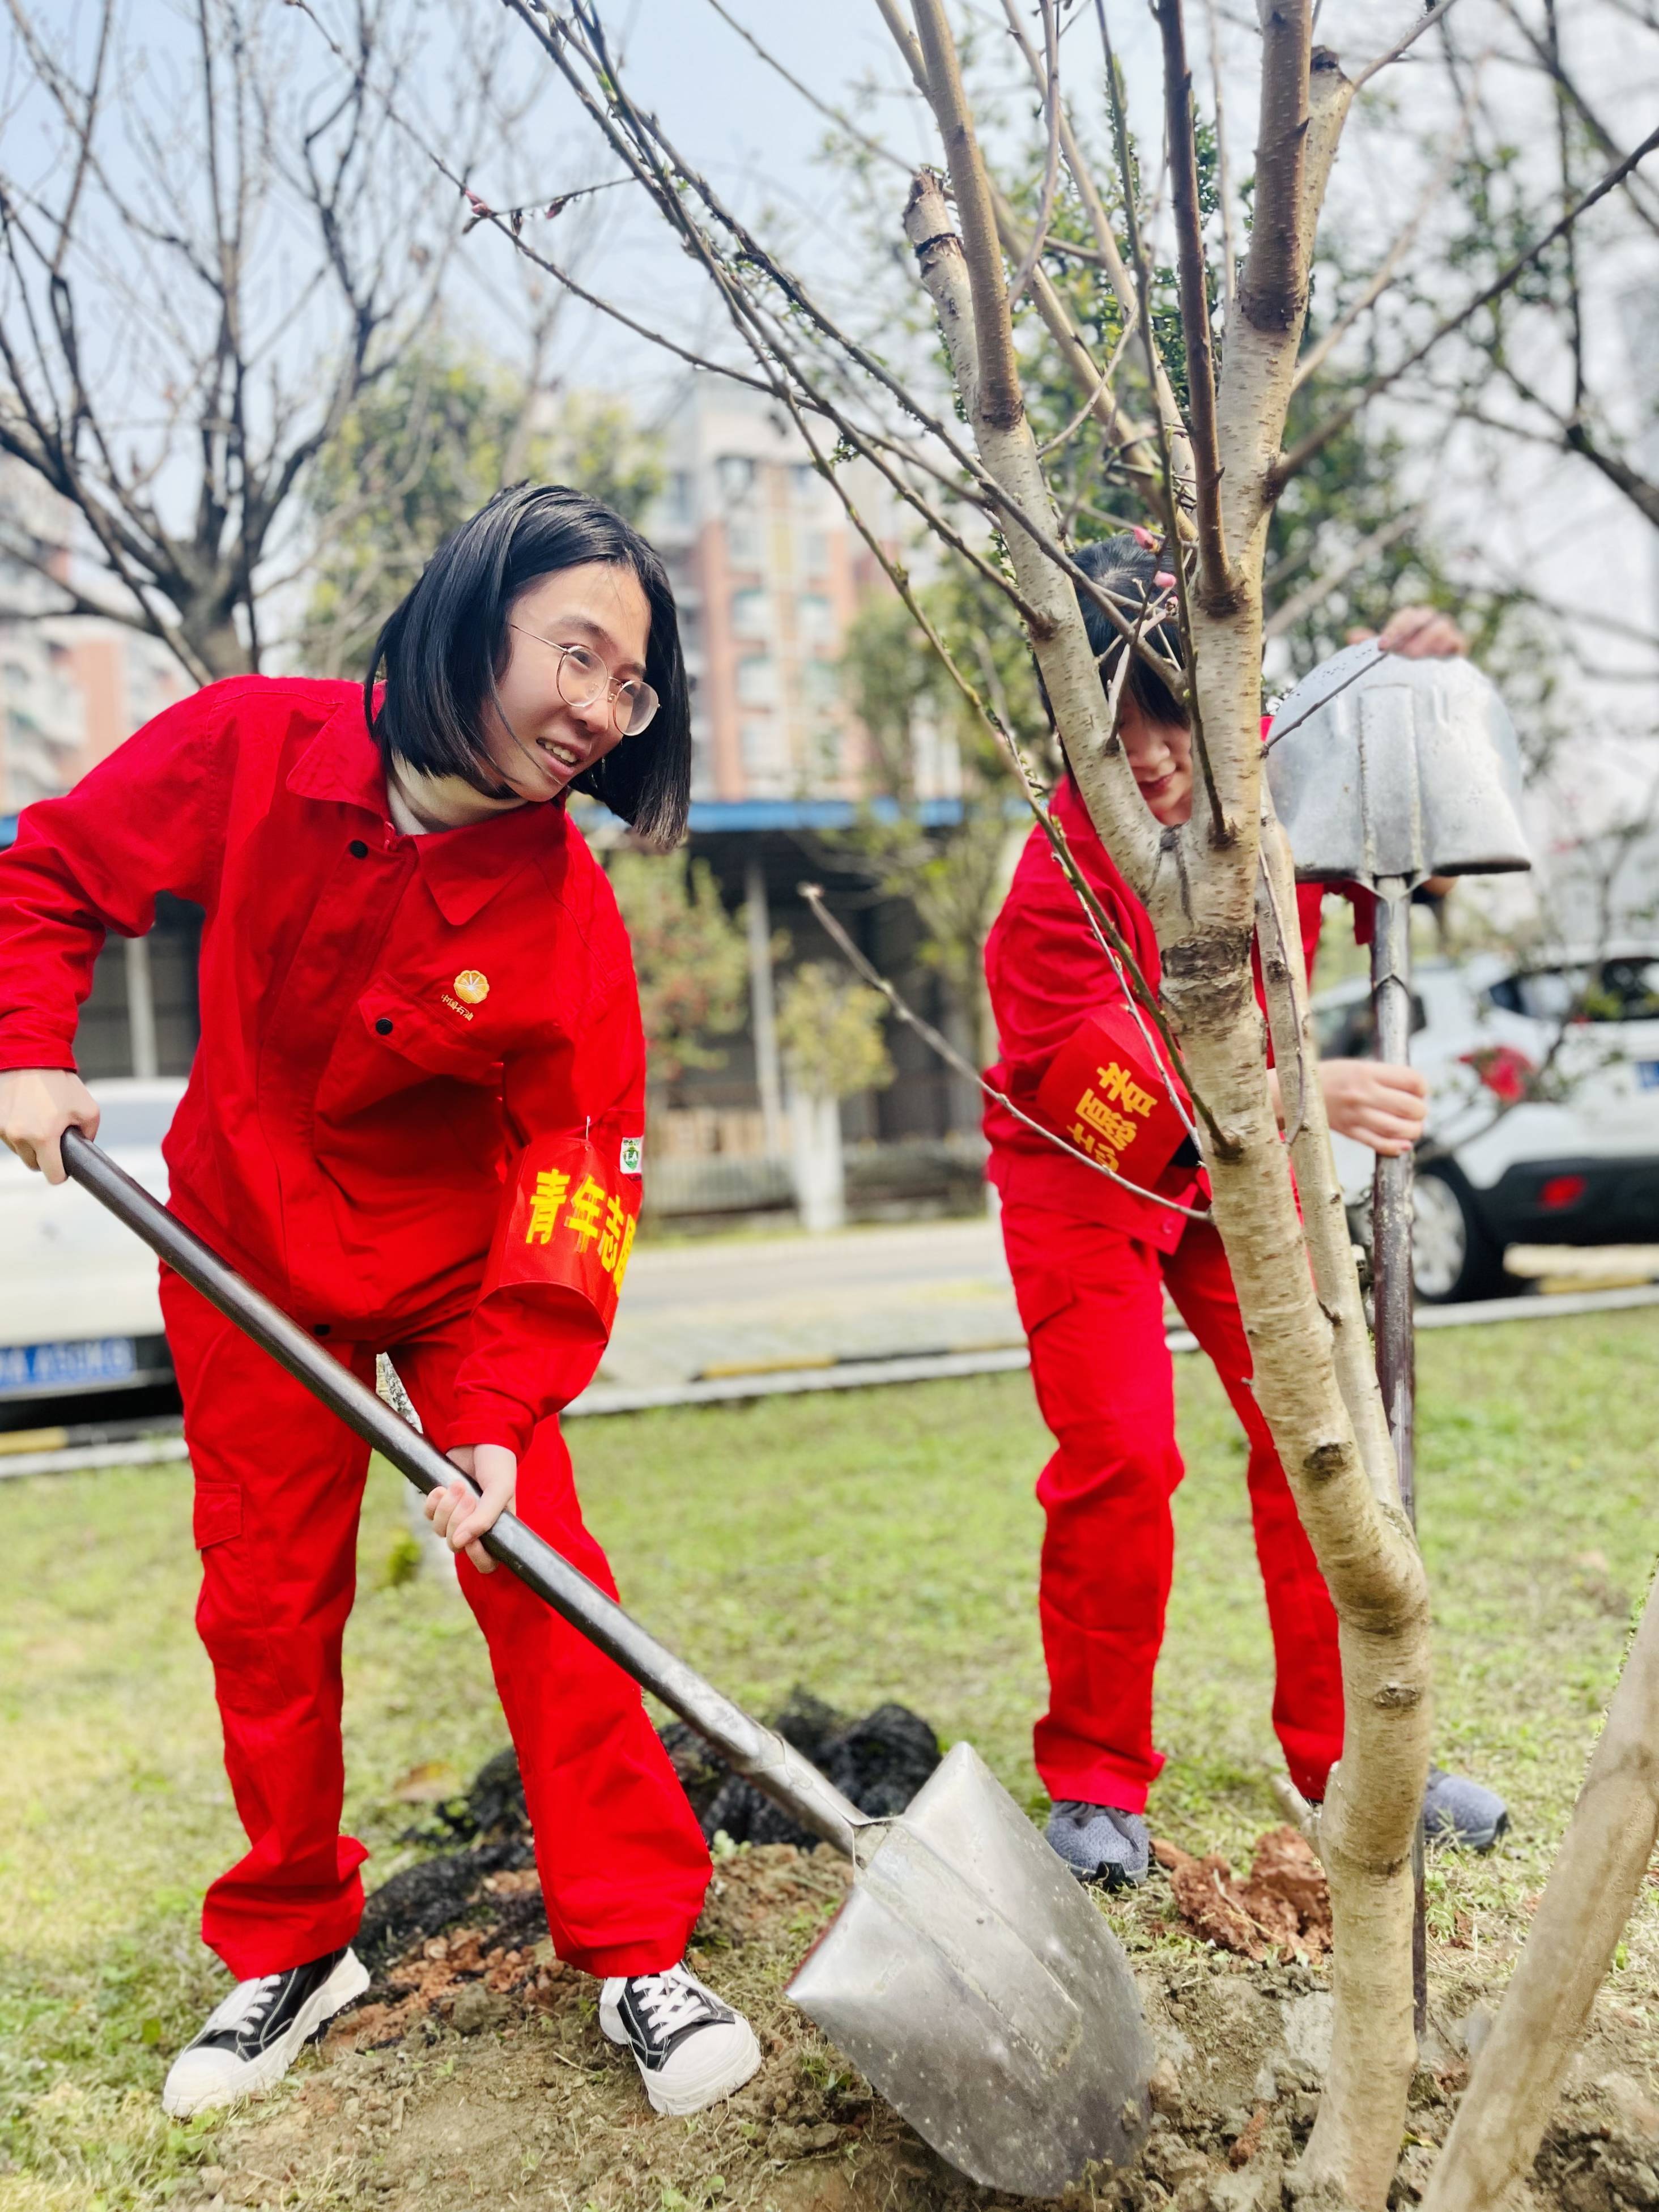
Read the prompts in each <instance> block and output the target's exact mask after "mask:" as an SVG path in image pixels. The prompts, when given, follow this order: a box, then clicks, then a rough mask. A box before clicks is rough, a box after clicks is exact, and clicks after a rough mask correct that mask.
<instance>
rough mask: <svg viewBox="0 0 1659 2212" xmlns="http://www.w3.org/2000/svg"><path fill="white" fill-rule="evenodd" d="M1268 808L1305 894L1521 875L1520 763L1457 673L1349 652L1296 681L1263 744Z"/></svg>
mask: <svg viewBox="0 0 1659 2212" xmlns="http://www.w3.org/2000/svg"><path fill="white" fill-rule="evenodd" d="M1267 745H1268V752H1267V783H1268V787H1269V789H1270V790H1271V791H1272V793H1273V808H1274V811H1276V813H1277V814H1278V816H1279V821H1280V822H1281V823H1283V824H1284V828H1285V836H1287V837H1288V838H1289V839H1290V841H1291V851H1292V852H1293V853H1294V854H1295V855H1296V872H1297V876H1298V877H1300V878H1303V879H1304V881H1306V880H1308V879H1310V878H1314V879H1320V878H1322V879H1324V880H1326V881H1339V882H1341V881H1347V882H1353V883H1361V884H1371V885H1375V884H1378V883H1380V882H1382V881H1383V880H1384V879H1389V878H1396V877H1398V878H1402V879H1403V881H1404V882H1405V884H1407V887H1409V886H1411V885H1413V884H1419V883H1421V881H1422V880H1423V878H1425V876H1431V875H1432V876H1457V875H1496V874H1501V873H1504V872H1508V871H1509V870H1511V869H1516V868H1526V867H1529V866H1531V865H1532V863H1531V857H1530V855H1529V854H1528V849H1527V839H1526V833H1525V831H1524V829H1522V823H1521V754H1520V748H1519V746H1518V744H1516V735H1515V730H1514V727H1513V726H1512V724H1511V723H1510V718H1509V715H1508V714H1507V713H1506V712H1505V711H1504V702H1503V700H1502V699H1501V698H1500V697H1499V696H1498V691H1497V689H1496V687H1495V686H1494V685H1493V684H1492V682H1491V680H1490V678H1487V677H1486V676H1483V675H1482V674H1481V672H1480V670H1479V669H1478V668H1476V667H1475V666H1474V664H1473V663H1472V662H1471V661H1468V660H1406V659H1401V656H1400V655H1399V654H1397V653H1378V652H1377V650H1376V646H1375V645H1374V644H1370V643H1367V644H1364V645H1352V646H1349V647H1347V648H1346V650H1345V651H1343V652H1341V653H1336V654H1335V655H1334V656H1333V658H1332V659H1329V660H1328V661H1326V662H1325V663H1324V664H1323V665H1322V666H1321V667H1319V668H1316V669H1315V670H1314V671H1313V673H1312V674H1311V675H1310V676H1305V677H1304V678H1303V679H1302V681H1301V683H1300V684H1297V687H1296V689H1295V690H1293V691H1292V692H1291V695H1290V696H1289V697H1288V698H1287V699H1286V700H1285V702H1284V703H1283V705H1282V706H1281V707H1280V708H1279V712H1278V713H1277V714H1275V715H1274V717H1273V726H1272V728H1271V729H1270V730H1269V731H1268V732H1267Z"/></svg>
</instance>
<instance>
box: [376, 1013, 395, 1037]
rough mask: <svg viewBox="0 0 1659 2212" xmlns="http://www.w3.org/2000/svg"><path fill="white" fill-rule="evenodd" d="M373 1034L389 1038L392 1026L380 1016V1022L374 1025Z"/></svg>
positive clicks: (384, 1017) (383, 1016)
mask: <svg viewBox="0 0 1659 2212" xmlns="http://www.w3.org/2000/svg"><path fill="white" fill-rule="evenodd" d="M374 1034H375V1035H376V1036H391V1035H392V1024H391V1023H390V1022H389V1021H388V1020H387V1018H386V1016H385V1015H384V1014H382V1015H381V1017H380V1020H379V1021H378V1022H376V1023H375V1024H374Z"/></svg>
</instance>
